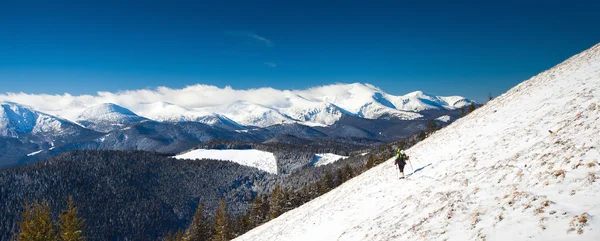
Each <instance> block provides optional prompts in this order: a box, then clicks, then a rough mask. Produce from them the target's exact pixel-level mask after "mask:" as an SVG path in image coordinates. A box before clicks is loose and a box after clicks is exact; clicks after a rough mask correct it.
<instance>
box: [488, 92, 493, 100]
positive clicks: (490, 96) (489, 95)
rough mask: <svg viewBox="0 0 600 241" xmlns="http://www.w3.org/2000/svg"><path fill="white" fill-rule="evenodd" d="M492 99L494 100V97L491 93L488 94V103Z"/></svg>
mask: <svg viewBox="0 0 600 241" xmlns="http://www.w3.org/2000/svg"><path fill="white" fill-rule="evenodd" d="M492 99H494V97H493V96H492V92H490V93H488V101H491V100H492Z"/></svg>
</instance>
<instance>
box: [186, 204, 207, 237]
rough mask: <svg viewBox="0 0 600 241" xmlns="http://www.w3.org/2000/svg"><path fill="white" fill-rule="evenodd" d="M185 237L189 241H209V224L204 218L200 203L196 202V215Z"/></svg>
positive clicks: (202, 206)
mask: <svg viewBox="0 0 600 241" xmlns="http://www.w3.org/2000/svg"><path fill="white" fill-rule="evenodd" d="M185 237H186V239H187V240H189V241H205V240H210V237H211V231H210V224H209V222H208V221H207V220H206V217H204V205H202V202H201V201H200V202H198V209H196V213H195V214H194V218H193V219H192V223H191V224H190V226H189V227H188V229H187V231H186V233H185Z"/></svg>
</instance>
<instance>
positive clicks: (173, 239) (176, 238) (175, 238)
mask: <svg viewBox="0 0 600 241" xmlns="http://www.w3.org/2000/svg"><path fill="white" fill-rule="evenodd" d="M165 241H183V231H181V229H179V230H177V232H176V233H171V232H169V234H167V237H166V238H165Z"/></svg>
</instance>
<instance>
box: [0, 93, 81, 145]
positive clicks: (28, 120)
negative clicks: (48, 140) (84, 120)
mask: <svg viewBox="0 0 600 241" xmlns="http://www.w3.org/2000/svg"><path fill="white" fill-rule="evenodd" d="M64 124H72V123H70V122H69V121H67V120H63V119H60V118H57V117H54V116H51V115H48V114H45V113H42V112H39V111H37V110H35V109H33V108H32V107H29V106H25V105H21V104H17V103H12V102H5V103H0V136H2V137H14V138H16V137H19V136H20V135H23V134H27V133H34V134H37V133H49V134H50V133H60V132H61V131H62V126H63V125H64Z"/></svg>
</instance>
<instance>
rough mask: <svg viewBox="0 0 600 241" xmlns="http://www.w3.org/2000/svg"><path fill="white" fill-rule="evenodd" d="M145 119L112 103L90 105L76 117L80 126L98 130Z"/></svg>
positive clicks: (118, 127) (108, 129)
mask: <svg viewBox="0 0 600 241" xmlns="http://www.w3.org/2000/svg"><path fill="white" fill-rule="evenodd" d="M145 120H147V119H146V118H144V117H141V116H138V115H136V114H135V113H133V112H132V111H130V110H128V109H126V108H123V107H121V106H119V105H116V104H112V103H104V104H100V105H96V106H92V107H90V108H87V109H85V110H84V111H83V112H82V113H81V114H79V116H78V117H77V122H78V123H79V124H81V125H82V126H84V127H86V128H90V129H92V130H95V131H100V132H110V131H113V130H117V129H121V128H123V127H125V126H128V125H131V124H133V123H138V122H142V121H145Z"/></svg>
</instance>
